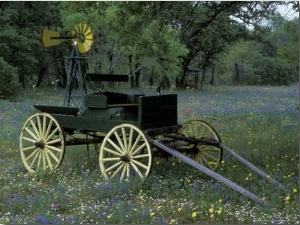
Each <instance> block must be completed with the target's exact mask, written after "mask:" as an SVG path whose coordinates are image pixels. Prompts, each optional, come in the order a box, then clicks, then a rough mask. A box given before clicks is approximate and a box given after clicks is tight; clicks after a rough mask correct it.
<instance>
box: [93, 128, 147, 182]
mask: <svg viewBox="0 0 300 225" xmlns="http://www.w3.org/2000/svg"><path fill="white" fill-rule="evenodd" d="M99 164H100V169H101V173H102V174H103V176H104V177H105V178H107V179H109V178H114V177H116V178H120V179H121V180H122V179H128V178H129V176H130V175H132V174H137V175H138V176H140V177H141V178H142V179H144V178H145V177H147V176H148V175H149V173H150V170H151V165H152V152H151V148H150V144H149V142H148V140H147V138H146V136H145V135H144V133H143V132H142V131H141V130H140V129H139V128H137V127H136V126H133V125H131V124H121V125H119V126H116V127H114V128H113V129H112V130H110V131H109V133H108V134H107V135H106V136H105V138H104V140H103V142H102V145H101V148H100V154H99Z"/></svg>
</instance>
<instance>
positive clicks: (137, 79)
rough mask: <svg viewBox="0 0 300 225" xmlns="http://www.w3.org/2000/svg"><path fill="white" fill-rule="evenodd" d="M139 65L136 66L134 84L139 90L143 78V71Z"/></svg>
mask: <svg viewBox="0 0 300 225" xmlns="http://www.w3.org/2000/svg"><path fill="white" fill-rule="evenodd" d="M139 66H140V65H139V64H136V65H135V73H134V74H135V79H134V83H135V87H136V88H139V87H140V82H139V81H140V76H141V69H140V68H139Z"/></svg>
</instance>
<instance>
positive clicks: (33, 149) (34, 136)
mask: <svg viewBox="0 0 300 225" xmlns="http://www.w3.org/2000/svg"><path fill="white" fill-rule="evenodd" d="M20 151H21V157H22V161H23V163H24V165H25V167H26V169H27V170H28V171H29V172H35V171H37V170H39V169H43V170H49V171H52V170H55V169H57V168H58V167H59V166H60V164H61V162H62V159H63V156H64V152H65V139H64V135H63V132H62V129H61V127H60V125H59V124H58V122H57V121H56V119H55V118H54V117H53V116H51V115H49V114H47V113H37V114H34V115H32V116H31V117H29V118H28V119H27V121H26V122H25V124H24V126H23V128H22V131H21V134H20Z"/></svg>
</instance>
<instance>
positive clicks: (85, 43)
mask: <svg viewBox="0 0 300 225" xmlns="http://www.w3.org/2000/svg"><path fill="white" fill-rule="evenodd" d="M72 35H73V38H72V42H73V43H74V42H75V41H76V42H77V44H78V50H79V52H80V53H81V54H85V53H87V52H88V51H89V50H91V46H92V44H93V42H94V41H93V36H94V35H93V33H92V29H91V27H90V26H88V25H87V24H82V23H79V24H77V25H75V26H74V29H73V30H72Z"/></svg>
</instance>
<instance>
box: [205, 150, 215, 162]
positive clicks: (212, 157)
mask: <svg viewBox="0 0 300 225" xmlns="http://www.w3.org/2000/svg"><path fill="white" fill-rule="evenodd" d="M202 154H203V156H205V157H206V158H211V159H213V160H214V161H216V162H217V161H218V158H217V157H214V156H213V155H210V154H208V153H207V152H202Z"/></svg>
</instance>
